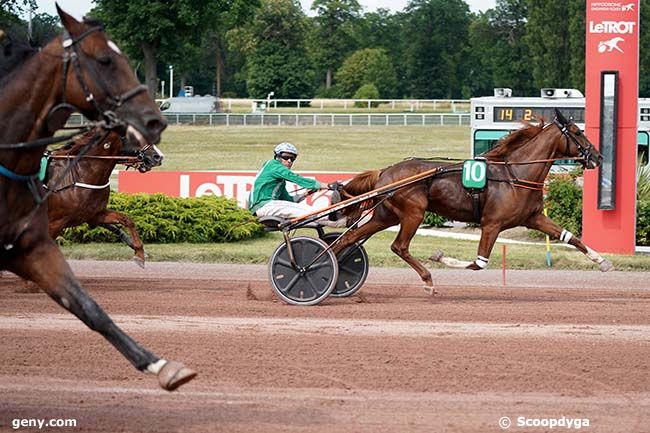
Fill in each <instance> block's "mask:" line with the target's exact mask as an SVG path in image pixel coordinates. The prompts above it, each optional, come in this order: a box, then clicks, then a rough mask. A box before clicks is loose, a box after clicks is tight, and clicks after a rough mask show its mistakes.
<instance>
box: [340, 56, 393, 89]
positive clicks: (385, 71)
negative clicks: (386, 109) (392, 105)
mask: <svg viewBox="0 0 650 433" xmlns="http://www.w3.org/2000/svg"><path fill="white" fill-rule="evenodd" d="M336 82H337V87H338V88H339V92H340V95H341V96H342V97H344V98H349V97H351V96H352V95H354V93H355V92H356V91H357V89H359V88H360V87H361V86H363V85H365V84H372V85H374V86H375V87H376V88H377V90H378V91H379V96H380V97H381V98H392V97H394V96H395V94H396V87H397V77H396V76H395V69H394V68H393V64H392V62H391V60H390V58H389V57H388V55H387V54H386V52H385V51H384V50H382V49H377V48H366V49H363V50H359V51H356V52H355V53H354V54H352V55H351V56H350V57H348V58H347V59H346V60H345V62H343V65H342V66H341V68H339V70H338V71H337V72H336Z"/></svg>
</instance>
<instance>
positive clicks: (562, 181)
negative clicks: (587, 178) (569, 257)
mask: <svg viewBox="0 0 650 433" xmlns="http://www.w3.org/2000/svg"><path fill="white" fill-rule="evenodd" d="M545 204H546V208H547V210H548V216H549V218H551V219H552V220H553V221H555V222H556V223H557V224H558V225H559V226H560V227H562V228H563V229H565V230H568V231H570V232H571V233H573V234H575V235H576V236H581V234H582V188H580V187H579V186H578V185H576V184H575V182H574V179H573V178H572V177H564V176H563V177H555V178H552V179H551V181H550V182H549V185H548V195H547V197H546V203H545Z"/></svg>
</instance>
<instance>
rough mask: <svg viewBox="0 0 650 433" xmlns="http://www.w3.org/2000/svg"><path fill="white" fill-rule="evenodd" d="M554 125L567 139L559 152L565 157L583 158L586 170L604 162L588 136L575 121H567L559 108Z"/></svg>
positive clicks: (582, 161) (556, 111)
mask: <svg viewBox="0 0 650 433" xmlns="http://www.w3.org/2000/svg"><path fill="white" fill-rule="evenodd" d="M553 123H555V125H557V127H558V128H560V132H561V133H562V135H563V136H564V138H565V140H564V144H563V145H562V146H561V147H560V148H559V152H560V153H561V154H562V155H563V156H570V157H582V158H583V159H582V160H581V161H580V162H581V164H582V165H583V166H584V167H585V168H596V167H598V166H599V165H600V164H601V163H602V162H603V156H602V155H601V154H600V152H599V151H598V149H596V148H595V147H594V145H593V144H591V142H590V141H589V139H588V138H587V136H586V135H585V134H584V133H583V132H582V131H581V130H580V128H578V126H577V125H576V124H575V123H573V121H569V120H567V119H566V118H565V117H564V115H563V114H562V113H561V112H560V110H558V109H557V108H556V109H555V119H553Z"/></svg>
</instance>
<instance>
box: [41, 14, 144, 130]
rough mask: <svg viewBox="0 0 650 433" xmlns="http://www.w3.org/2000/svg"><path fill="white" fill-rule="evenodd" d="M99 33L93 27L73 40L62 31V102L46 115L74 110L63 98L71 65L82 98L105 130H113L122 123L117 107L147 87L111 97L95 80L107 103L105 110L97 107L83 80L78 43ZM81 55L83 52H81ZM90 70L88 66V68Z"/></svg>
mask: <svg viewBox="0 0 650 433" xmlns="http://www.w3.org/2000/svg"><path fill="white" fill-rule="evenodd" d="M98 31H99V32H101V31H103V28H102V27H101V26H95V27H91V28H89V29H88V30H86V31H85V32H83V33H82V34H80V35H79V36H77V37H76V38H73V37H72V36H71V35H70V34H69V33H68V31H67V30H64V31H63V36H62V38H63V44H62V45H63V50H64V53H63V102H62V103H61V104H58V105H56V106H55V107H52V109H51V110H50V113H49V114H48V115H51V114H52V113H53V112H54V111H56V110H58V109H61V108H65V109H67V108H70V107H72V108H76V107H74V106H73V105H71V104H68V103H67V102H66V98H65V93H66V84H67V81H68V71H69V70H70V64H72V67H73V69H74V73H75V76H76V77H77V81H78V82H79V85H80V86H81V89H82V90H83V92H84V96H85V98H86V101H87V102H90V103H91V104H92V105H93V107H94V108H95V111H97V113H99V114H100V115H101V117H102V119H103V120H104V121H105V122H106V126H105V129H115V128H117V127H120V126H123V125H124V122H122V121H121V120H119V119H118V117H117V114H115V110H116V109H118V108H119V107H121V106H122V104H124V103H125V102H126V101H128V100H129V99H131V98H133V97H135V96H137V95H139V94H140V93H142V92H146V91H147V86H145V85H143V84H139V85H137V86H135V87H134V88H132V89H130V90H127V91H126V92H124V93H122V94H121V95H117V96H113V95H111V92H109V91H107V89H106V87H105V86H104V84H103V82H102V81H101V80H96V83H95V84H97V85H98V86H99V87H100V88H101V90H102V92H103V93H104V94H105V95H106V100H108V102H109V108H108V109H107V110H103V109H102V107H101V106H100V105H99V102H97V99H95V95H93V93H92V92H91V91H90V88H89V87H88V84H87V83H86V81H85V80H84V77H83V73H82V71H81V63H80V61H79V58H80V56H81V54H80V51H79V47H78V45H79V43H80V42H81V41H82V40H84V39H85V38H86V36H89V35H91V34H92V33H94V32H98ZM82 53H83V51H82ZM89 68H90V66H89Z"/></svg>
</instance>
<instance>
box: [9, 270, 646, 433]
mask: <svg viewBox="0 0 650 433" xmlns="http://www.w3.org/2000/svg"><path fill="white" fill-rule="evenodd" d="M72 265H73V268H74V269H75V272H76V274H77V275H78V276H79V277H80V279H81V281H82V283H83V285H84V287H85V288H86V289H87V290H88V291H89V292H90V293H91V294H92V295H93V297H94V298H95V299H96V300H97V301H98V302H99V304H100V305H102V306H103V307H104V308H105V309H106V310H107V311H108V312H109V314H111V316H112V317H113V319H114V320H115V321H116V322H117V323H118V325H120V326H121V327H122V328H124V329H125V330H126V331H127V332H129V334H130V335H131V336H132V337H134V338H136V339H137V340H138V341H139V342H141V343H143V344H144V345H145V346H146V347H148V348H149V349H151V350H153V351H154V352H155V353H157V354H158V355H159V356H162V357H165V358H168V359H177V360H181V361H183V362H185V363H186V364H187V365H188V366H191V367H192V368H195V369H196V370H198V372H199V376H198V377H197V379H195V380H194V381H193V382H190V383H189V384H187V385H185V386H184V387H182V388H181V389H180V390H178V391H176V392H173V393H167V392H165V391H162V390H161V389H159V388H158V386H157V382H156V379H155V377H153V376H150V375H145V374H142V373H138V372H137V371H136V370H134V369H133V368H131V366H130V364H128V363H127V361H126V360H124V359H123V358H122V357H121V356H120V355H119V354H118V353H117V351H115V350H114V349H113V348H112V346H110V345H109V344H108V343H107V342H106V341H104V340H103V338H101V337H100V336H99V335H97V334H95V333H93V332H91V331H89V330H88V329H86V328H85V327H84V326H83V325H82V324H81V322H79V321H77V320H76V319H75V318H74V317H73V316H71V315H70V314H68V313H67V312H65V311H63V310H62V309H61V308H59V307H58V306H57V305H56V304H55V303H54V302H53V301H51V300H50V299H49V298H48V297H47V296H45V295H43V294H42V293H35V294H34V293H32V294H29V293H17V292H16V291H15V290H16V288H17V287H18V286H19V282H18V281H17V280H16V278H15V277H13V276H12V275H9V274H6V273H5V274H4V275H3V277H2V278H0V299H1V302H0V336H1V341H2V350H1V351H0V431H16V430H14V429H13V427H12V422H13V420H19V419H44V420H50V419H74V420H76V423H77V427H75V428H71V427H61V428H53V427H50V428H43V429H42V430H38V429H34V428H32V429H28V428H23V429H21V430H17V431H52V432H68V431H70V432H73V431H74V432H97V431H101V432H157V433H158V432H213V431H214V432H280V431H283V432H284V431H287V432H318V433H322V432H337V433H346V432H355V433H356V432H368V433H377V432H427V433H431V432H498V431H513V432H541V431H553V432H556V431H575V430H577V428H576V427H582V428H580V431H587V432H603V433H605V432H607V433H614V432H628V433H629V432H650V278H649V277H650V273H622V272H612V273H608V274H601V273H599V272H597V271H594V272H570V271H551V270H545V271H510V272H508V275H507V285H506V287H503V286H502V280H501V273H500V271H499V270H487V271H481V272H471V271H448V270H434V271H433V274H434V282H435V283H436V286H437V290H438V291H439V293H440V294H439V295H438V296H437V297H435V298H430V297H428V296H427V295H426V294H425V293H424V291H423V290H421V289H420V285H419V279H418V277H417V276H416V274H415V273H414V272H413V271H411V270H407V269H371V273H370V276H369V279H368V282H367V283H366V285H365V286H364V288H363V289H362V290H361V295H359V296H353V297H351V298H348V299H332V300H328V301H326V302H324V303H323V304H321V305H320V306H316V307H295V306H288V305H285V304H284V303H282V302H280V301H277V300H275V299H274V297H273V296H272V295H271V290H270V288H269V287H268V283H267V280H266V267H264V266H246V265H196V264H179V263H149V264H148V265H147V269H146V270H140V269H139V268H137V267H136V266H135V265H134V264H131V263H115V262H72ZM502 417H509V419H510V421H511V426H510V427H509V428H508V429H507V430H504V429H502V428H501V427H500V426H499V422H502V423H507V421H505V419H504V420H501V418H502ZM500 420H501V421H500ZM554 420H555V421H554ZM553 422H556V423H559V424H560V425H558V426H555V427H554V428H551V426H550V424H551V423H553ZM587 422H588V423H589V426H588V427H587V426H586V425H585V424H586V423H587ZM526 423H528V424H531V425H532V426H526V425H525V424H526ZM569 423H571V424H569ZM521 424H524V425H521ZM562 424H564V425H562ZM569 425H570V426H571V427H569Z"/></svg>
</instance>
